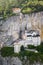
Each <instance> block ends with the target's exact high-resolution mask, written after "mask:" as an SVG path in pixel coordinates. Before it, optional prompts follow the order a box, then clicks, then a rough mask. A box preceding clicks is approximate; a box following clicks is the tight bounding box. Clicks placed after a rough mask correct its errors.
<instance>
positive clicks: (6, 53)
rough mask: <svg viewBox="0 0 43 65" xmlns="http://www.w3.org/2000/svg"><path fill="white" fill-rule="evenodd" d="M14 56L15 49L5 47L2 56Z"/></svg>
mask: <svg viewBox="0 0 43 65" xmlns="http://www.w3.org/2000/svg"><path fill="white" fill-rule="evenodd" d="M12 54H14V48H13V47H3V48H2V49H1V55H2V56H3V57H6V56H12Z"/></svg>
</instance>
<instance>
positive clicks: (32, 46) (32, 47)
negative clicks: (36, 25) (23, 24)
mask: <svg viewBox="0 0 43 65" xmlns="http://www.w3.org/2000/svg"><path fill="white" fill-rule="evenodd" d="M35 48H36V47H35V46H34V45H28V49H35Z"/></svg>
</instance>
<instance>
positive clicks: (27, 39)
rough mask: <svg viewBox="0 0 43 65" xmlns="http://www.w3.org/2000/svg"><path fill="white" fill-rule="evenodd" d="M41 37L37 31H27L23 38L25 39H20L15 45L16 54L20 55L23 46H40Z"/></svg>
mask: <svg viewBox="0 0 43 65" xmlns="http://www.w3.org/2000/svg"><path fill="white" fill-rule="evenodd" d="M40 42H41V40H40V35H39V32H37V31H35V30H31V31H29V32H27V31H25V34H24V36H23V39H22V40H21V39H19V40H17V41H16V42H15V43H14V52H15V53H18V52H20V47H21V46H22V45H23V46H24V47H27V45H34V46H37V45H40Z"/></svg>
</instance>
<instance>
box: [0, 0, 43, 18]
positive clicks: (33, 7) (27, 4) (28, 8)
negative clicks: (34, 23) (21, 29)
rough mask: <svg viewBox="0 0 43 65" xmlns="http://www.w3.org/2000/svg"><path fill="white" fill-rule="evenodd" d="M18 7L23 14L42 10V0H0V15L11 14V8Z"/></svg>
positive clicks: (7, 15)
mask: <svg viewBox="0 0 43 65" xmlns="http://www.w3.org/2000/svg"><path fill="white" fill-rule="evenodd" d="M13 7H19V8H21V12H22V13H24V14H28V13H32V12H39V11H43V0H0V16H2V17H3V18H7V17H9V16H12V15H13V13H12V8H13Z"/></svg>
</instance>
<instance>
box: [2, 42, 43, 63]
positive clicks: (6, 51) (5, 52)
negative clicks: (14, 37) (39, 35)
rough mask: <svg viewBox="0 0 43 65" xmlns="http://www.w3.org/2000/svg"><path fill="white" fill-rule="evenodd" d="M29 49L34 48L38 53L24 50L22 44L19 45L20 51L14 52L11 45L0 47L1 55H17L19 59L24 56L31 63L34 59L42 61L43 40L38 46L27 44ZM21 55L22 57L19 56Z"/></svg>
mask: <svg viewBox="0 0 43 65" xmlns="http://www.w3.org/2000/svg"><path fill="white" fill-rule="evenodd" d="M28 48H29V49H36V50H37V51H38V53H35V52H33V51H28V50H25V48H24V47H23V46H21V51H20V52H19V53H14V48H13V47H3V48H2V49H1V55H2V56H3V57H6V56H7V57H8V56H11V57H12V56H14V57H19V58H20V59H21V60H23V59H24V57H25V56H26V57H27V59H28V60H29V61H30V62H31V63H33V62H34V61H36V62H37V61H40V62H42V63H43V42H42V43H41V44H40V45H39V46H36V47H35V46H33V45H28ZM21 57H22V58H21Z"/></svg>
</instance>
